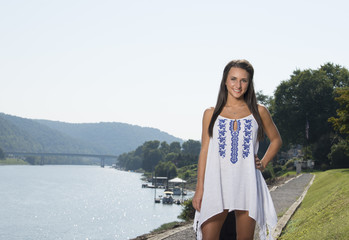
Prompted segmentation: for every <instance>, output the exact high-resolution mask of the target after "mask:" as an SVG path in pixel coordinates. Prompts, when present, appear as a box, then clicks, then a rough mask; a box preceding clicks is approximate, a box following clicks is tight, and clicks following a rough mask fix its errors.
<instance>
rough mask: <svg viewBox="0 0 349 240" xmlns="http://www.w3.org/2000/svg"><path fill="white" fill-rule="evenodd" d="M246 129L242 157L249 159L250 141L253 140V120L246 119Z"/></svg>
mask: <svg viewBox="0 0 349 240" xmlns="http://www.w3.org/2000/svg"><path fill="white" fill-rule="evenodd" d="M244 121H245V129H244V143H243V145H242V147H243V149H242V157H243V158H247V157H248V155H249V154H250V141H251V139H252V137H251V133H252V119H244Z"/></svg>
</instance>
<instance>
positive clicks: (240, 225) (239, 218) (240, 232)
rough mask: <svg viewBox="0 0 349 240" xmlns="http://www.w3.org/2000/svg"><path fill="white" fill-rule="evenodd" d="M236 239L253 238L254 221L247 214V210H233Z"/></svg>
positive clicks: (246, 239)
mask: <svg viewBox="0 0 349 240" xmlns="http://www.w3.org/2000/svg"><path fill="white" fill-rule="evenodd" d="M235 219H236V236H237V240H253V235H254V228H255V226H256V221H255V220H254V219H253V218H251V217H250V216H248V211H240V210H235Z"/></svg>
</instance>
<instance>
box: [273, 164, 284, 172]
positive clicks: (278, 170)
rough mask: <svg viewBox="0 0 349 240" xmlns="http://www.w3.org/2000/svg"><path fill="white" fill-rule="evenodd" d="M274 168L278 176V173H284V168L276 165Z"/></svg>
mask: <svg viewBox="0 0 349 240" xmlns="http://www.w3.org/2000/svg"><path fill="white" fill-rule="evenodd" d="M273 168H274V173H275V174H277V173H278V172H280V171H282V167H281V166H280V165H276V166H275V167H273Z"/></svg>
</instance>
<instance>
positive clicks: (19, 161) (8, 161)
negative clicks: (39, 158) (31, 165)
mask: <svg viewBox="0 0 349 240" xmlns="http://www.w3.org/2000/svg"><path fill="white" fill-rule="evenodd" d="M27 164H28V163H27V162H26V161H24V160H22V159H16V158H5V159H1V160H0V165H27Z"/></svg>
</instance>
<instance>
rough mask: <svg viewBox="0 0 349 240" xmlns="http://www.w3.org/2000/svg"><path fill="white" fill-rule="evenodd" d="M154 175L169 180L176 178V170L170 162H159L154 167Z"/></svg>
mask: <svg viewBox="0 0 349 240" xmlns="http://www.w3.org/2000/svg"><path fill="white" fill-rule="evenodd" d="M155 174H156V176H159V177H167V178H169V179H171V178H174V177H176V176H177V168H176V166H175V165H174V164H173V163H172V162H159V163H158V164H157V165H156V167H155Z"/></svg>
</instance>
